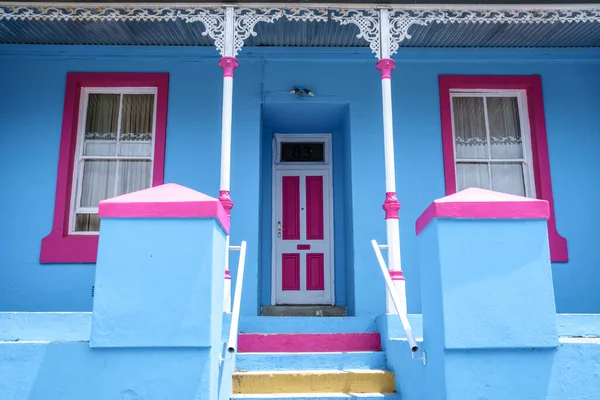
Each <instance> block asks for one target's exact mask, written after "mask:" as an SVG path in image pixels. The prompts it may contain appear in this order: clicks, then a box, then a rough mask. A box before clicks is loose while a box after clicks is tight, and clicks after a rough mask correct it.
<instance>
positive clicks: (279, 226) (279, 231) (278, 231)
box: [277, 221, 282, 238]
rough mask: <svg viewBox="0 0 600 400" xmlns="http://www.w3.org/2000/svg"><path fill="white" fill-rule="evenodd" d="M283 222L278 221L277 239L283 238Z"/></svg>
mask: <svg viewBox="0 0 600 400" xmlns="http://www.w3.org/2000/svg"><path fill="white" fill-rule="evenodd" d="M281 229H282V228H281V221H277V237H278V238H280V237H281Z"/></svg>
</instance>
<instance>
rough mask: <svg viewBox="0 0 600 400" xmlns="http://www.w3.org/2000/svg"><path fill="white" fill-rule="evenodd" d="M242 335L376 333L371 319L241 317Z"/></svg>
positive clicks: (373, 321)
mask: <svg viewBox="0 0 600 400" xmlns="http://www.w3.org/2000/svg"><path fill="white" fill-rule="evenodd" d="M239 327H240V332H242V333H352V332H375V331H377V325H376V324H375V319H374V318H369V317H327V318H325V317H245V316H242V317H240V325H239Z"/></svg>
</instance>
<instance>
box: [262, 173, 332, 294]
mask: <svg viewBox="0 0 600 400" xmlns="http://www.w3.org/2000/svg"><path fill="white" fill-rule="evenodd" d="M275 175H276V183H275V185H274V190H275V191H276V193H275V199H276V207H275V208H276V211H275V221H274V222H275V232H274V257H273V258H274V260H273V261H274V266H275V271H274V272H275V273H274V279H275V282H276V284H275V285H274V286H275V304H333V290H332V288H331V283H332V281H333V279H332V275H333V274H332V265H331V264H332V262H331V261H332V254H331V252H332V246H331V245H332V242H331V235H332V227H331V221H332V218H331V215H330V213H331V211H330V192H331V189H330V182H329V171H328V170H327V169H311V170H278V171H276V174H275Z"/></svg>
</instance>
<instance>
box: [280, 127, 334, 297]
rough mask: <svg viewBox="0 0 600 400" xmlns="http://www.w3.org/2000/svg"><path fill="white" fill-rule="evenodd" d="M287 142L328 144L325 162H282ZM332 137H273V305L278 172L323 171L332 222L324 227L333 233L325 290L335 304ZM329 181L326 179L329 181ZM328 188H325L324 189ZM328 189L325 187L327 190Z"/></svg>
mask: <svg viewBox="0 0 600 400" xmlns="http://www.w3.org/2000/svg"><path fill="white" fill-rule="evenodd" d="M286 142H294V143H301V142H309V143H311V142H323V143H324V144H325V151H324V159H325V161H324V162H297V163H294V162H284V163H282V162H280V159H281V155H280V152H279V149H280V148H281V143H286ZM331 146H332V140H331V133H321V134H314V133H302V134H296V133H294V134H281V133H277V134H275V135H274V140H273V157H272V162H271V165H272V174H271V304H272V305H276V304H277V282H278V281H277V275H278V274H277V268H276V266H277V251H276V250H277V249H276V243H277V238H276V232H275V231H276V229H275V221H277V201H278V199H277V191H276V187H277V172H278V171H311V170H313V171H323V172H324V176H326V177H327V179H325V180H324V182H323V185H328V192H329V196H328V197H329V198H328V199H323V206H324V207H326V209H325V211H326V212H328V213H329V218H328V223H327V226H325V227H324V229H325V230H326V231H327V232H328V234H329V246H328V249H329V260H330V262H329V266H328V268H327V266H325V267H326V268H327V270H326V271H324V273H325V274H328V275H329V287H325V290H326V291H328V293H329V296H328V297H329V301H328V302H327V303H326V304H331V305H333V304H335V273H334V270H335V258H334V253H333V251H334V236H333V225H334V224H333V219H334V215H333V163H332V149H331ZM325 181H326V182H325ZM324 189H325V188H324ZM324 192H325V190H324Z"/></svg>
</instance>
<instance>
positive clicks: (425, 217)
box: [416, 188, 550, 235]
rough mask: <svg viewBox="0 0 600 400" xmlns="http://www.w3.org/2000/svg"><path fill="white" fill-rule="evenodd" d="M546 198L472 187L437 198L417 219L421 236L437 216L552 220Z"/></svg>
mask: <svg viewBox="0 0 600 400" xmlns="http://www.w3.org/2000/svg"><path fill="white" fill-rule="evenodd" d="M549 217H550V208H549V206H548V202H547V201H545V200H538V199H529V198H527V197H521V196H514V195H512V194H506V193H498V192H493V191H491V190H486V189H479V188H468V189H465V190H461V191H460V192H458V193H455V194H451V195H450V196H446V197H444V198H441V199H438V200H435V201H434V202H433V203H431V205H430V206H429V207H428V208H427V209H426V210H425V212H423V214H421V216H420V217H419V218H418V219H417V223H416V230H417V235H418V234H419V233H421V231H422V230H423V229H425V227H426V226H427V225H428V224H429V223H430V222H431V220H433V219H434V218H464V219H548V218H549Z"/></svg>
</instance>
